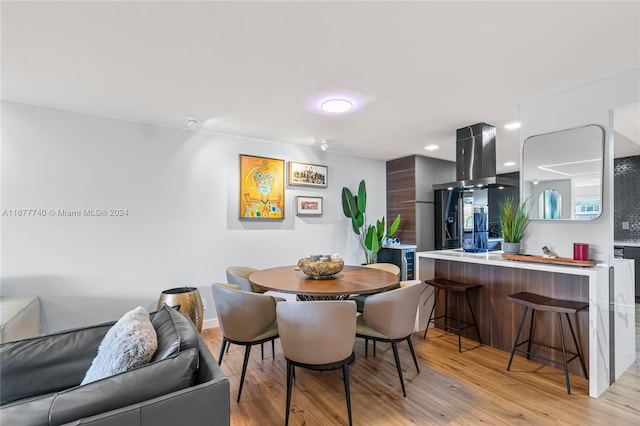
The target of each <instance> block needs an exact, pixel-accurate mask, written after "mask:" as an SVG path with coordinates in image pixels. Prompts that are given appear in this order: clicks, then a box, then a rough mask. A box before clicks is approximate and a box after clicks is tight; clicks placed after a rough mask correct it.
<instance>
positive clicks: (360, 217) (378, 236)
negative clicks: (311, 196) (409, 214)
mask: <svg viewBox="0 0 640 426" xmlns="http://www.w3.org/2000/svg"><path fill="white" fill-rule="evenodd" d="M366 208H367V188H366V185H365V183H364V179H363V180H361V181H360V185H358V193H357V195H353V193H352V192H351V190H349V188H347V187H344V188H342V210H343V212H344V215H345V216H346V217H348V218H350V219H351V225H352V227H353V232H355V233H356V235H357V236H358V239H359V241H360V246H361V247H362V249H363V250H364V257H365V262H366V263H367V264H370V263H375V262H376V255H377V254H378V251H379V250H380V248H381V247H382V240H383V239H384V238H389V237H391V236H392V235H393V234H395V232H396V231H397V230H398V226H400V215H398V216H397V217H396V218H395V220H394V221H393V223H392V224H391V226H389V229H386V226H385V225H386V224H385V219H384V216H383V217H382V220H378V221H376V224H375V226H374V225H370V224H367V219H366V214H365V210H366Z"/></svg>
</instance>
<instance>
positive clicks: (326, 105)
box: [320, 98, 353, 114]
mask: <svg viewBox="0 0 640 426" xmlns="http://www.w3.org/2000/svg"><path fill="white" fill-rule="evenodd" d="M320 108H322V110H323V111H325V112H330V113H332V114H341V113H344V112H347V111H351V110H352V109H353V103H351V102H350V101H348V100H347V99H342V98H334V99H328V100H326V101H324V102H322V103H321V104H320Z"/></svg>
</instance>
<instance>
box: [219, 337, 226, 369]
mask: <svg viewBox="0 0 640 426" xmlns="http://www.w3.org/2000/svg"><path fill="white" fill-rule="evenodd" d="M226 346H227V339H225V338H224V337H223V338H222V345H221V346H220V354H219V355H218V365H220V364H221V363H222V357H223V356H224V348H225V347H226Z"/></svg>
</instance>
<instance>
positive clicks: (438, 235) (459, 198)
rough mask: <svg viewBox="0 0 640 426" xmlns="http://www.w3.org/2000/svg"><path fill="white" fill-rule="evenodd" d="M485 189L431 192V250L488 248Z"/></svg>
mask: <svg viewBox="0 0 640 426" xmlns="http://www.w3.org/2000/svg"><path fill="white" fill-rule="evenodd" d="M487 204H488V203H487V190H476V191H469V190H455V189H452V190H447V189H440V190H436V191H435V206H434V207H435V221H434V222H435V249H436V250H444V249H456V248H463V247H464V248H471V247H472V248H473V249H474V250H486V249H487V248H488V239H489V238H488V237H489V218H488V207H487Z"/></svg>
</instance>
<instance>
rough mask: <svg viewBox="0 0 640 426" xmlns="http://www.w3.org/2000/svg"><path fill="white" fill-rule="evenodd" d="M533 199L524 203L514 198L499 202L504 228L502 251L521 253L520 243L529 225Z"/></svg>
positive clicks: (502, 226) (506, 198)
mask: <svg viewBox="0 0 640 426" xmlns="http://www.w3.org/2000/svg"><path fill="white" fill-rule="evenodd" d="M530 201H531V198H528V199H526V200H525V201H523V202H522V203H518V200H517V199H516V198H514V197H511V196H509V197H505V198H503V199H502V200H499V201H498V210H499V218H500V228H502V238H503V243H502V251H504V252H505V253H508V254H518V253H519V252H520V241H522V238H523V237H524V231H525V230H526V229H527V225H529V217H530V214H531V207H532V203H531V202H530Z"/></svg>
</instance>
